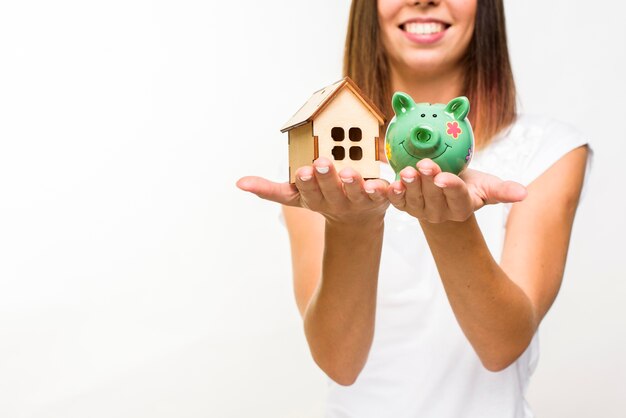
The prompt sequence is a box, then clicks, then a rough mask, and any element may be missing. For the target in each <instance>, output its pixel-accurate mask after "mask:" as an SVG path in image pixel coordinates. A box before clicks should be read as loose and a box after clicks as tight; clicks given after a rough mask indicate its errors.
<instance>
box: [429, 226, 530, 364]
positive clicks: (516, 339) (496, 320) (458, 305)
mask: <svg viewBox="0 0 626 418" xmlns="http://www.w3.org/2000/svg"><path fill="white" fill-rule="evenodd" d="M421 224H422V229H423V231H424V234H425V236H426V239H427V241H428V244H429V246H430V249H431V251H432V254H433V257H434V259H435V262H436V264H437V269H438V271H439V274H440V276H441V279H442V282H443V286H444V288H445V291H446V294H447V296H448V299H449V301H450V305H451V306H452V310H453V311H454V314H455V316H456V318H457V321H458V322H459V325H460V326H461V328H462V330H463V332H464V333H465V335H466V337H467V338H468V340H469V341H470V343H471V344H472V346H473V347H474V350H475V351H476V353H477V354H478V356H479V357H480V359H481V361H482V363H483V364H484V365H485V367H487V368H488V369H490V370H501V369H503V368H505V367H507V366H508V365H509V364H511V363H512V362H513V361H514V360H515V359H516V358H517V357H519V355H520V354H521V353H522V352H523V351H524V350H525V349H526V347H527V346H528V344H529V342H530V340H531V338H532V336H533V334H534V332H535V330H536V328H537V326H538V320H537V318H536V314H535V311H534V308H533V306H532V303H531V301H530V299H529V298H528V296H527V295H526V294H525V293H524V291H523V290H522V289H521V288H520V287H519V286H518V285H517V284H515V283H514V282H513V281H512V280H511V279H510V278H509V277H508V276H507V275H506V273H505V272H504V271H503V270H502V269H501V268H500V266H499V265H498V264H497V263H496V261H495V260H494V258H493V256H492V255H491V253H490V251H489V249H488V247H487V245H486V243H485V241H484V238H483V236H482V233H481V231H480V228H479V226H478V223H477V222H476V218H475V217H474V216H473V215H472V216H471V217H470V218H469V219H468V220H467V221H465V222H444V223H440V224H433V223H428V222H423V221H422V222H421Z"/></svg>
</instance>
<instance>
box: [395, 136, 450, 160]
mask: <svg viewBox="0 0 626 418" xmlns="http://www.w3.org/2000/svg"><path fill="white" fill-rule="evenodd" d="M400 145H402V149H403V150H404V152H406V153H407V154H409V155H410V156H411V157H413V158H416V159H418V160H423V159H424V158H430V159H431V160H434V159H436V158H439V157H441V156H442V155H443V153H444V152H446V151H447V150H448V148H452V147H451V146H450V145H448V144H445V145H446V147H445V148H444V149H443V151H441V153H440V154H439V155H435V156H434V157H416V156H415V155H413V154H411V153H410V152H409V151H408V150H407V149H406V147H405V146H404V141H402V142H400Z"/></svg>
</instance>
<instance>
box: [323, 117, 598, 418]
mask: <svg viewBox="0 0 626 418" xmlns="http://www.w3.org/2000/svg"><path fill="white" fill-rule="evenodd" d="M587 142H588V141H587V139H585V138H584V137H582V136H581V135H580V134H579V133H578V132H577V131H576V130H574V129H572V128H571V127H569V126H568V125H565V124H562V123H558V122H555V121H552V120H549V119H545V118H539V117H529V116H520V117H519V118H518V120H517V121H516V122H515V123H514V124H513V125H512V126H511V127H509V128H508V129H507V130H506V131H505V132H503V133H502V134H500V135H499V136H498V137H497V138H495V139H494V140H493V141H492V143H491V144H490V145H489V146H488V147H487V148H485V149H484V150H482V151H480V152H476V154H475V155H474V157H473V160H472V162H471V164H470V166H471V167H472V168H474V169H476V170H480V171H484V172H487V173H490V174H494V175H496V176H498V177H500V178H502V179H506V180H514V181H518V182H520V183H522V184H524V185H528V184H529V183H530V182H532V181H533V180H534V179H535V178H537V177H538V176H539V175H540V174H542V173H543V172H544V171H545V170H546V169H547V168H549V167H550V166H551V165H552V164H554V163H555V162H556V161H557V160H558V159H560V158H561V157H562V156H563V155H565V154H566V153H567V152H569V151H571V150H573V149H574V148H576V147H578V146H581V145H584V144H586V143H587ZM590 160H591V159H590ZM381 177H383V178H386V179H387V180H390V181H392V180H393V178H394V173H393V171H392V170H391V168H390V167H389V165H387V164H382V167H381ZM509 209H510V205H503V204H500V205H492V206H486V207H484V208H482V209H480V210H479V211H478V212H477V213H476V217H477V219H478V223H479V225H480V228H481V231H482V233H483V235H484V237H485V240H486V242H487V245H488V247H489V249H490V250H491V253H492V254H493V256H494V258H495V259H496V260H499V259H500V255H501V251H502V245H503V241H504V233H505V224H506V219H507V216H508V212H509ZM378 286H379V287H378V302H377V303H378V306H377V311H376V326H375V333H374V341H373V343H372V347H371V351H370V354H369V357H368V360H367V363H366V365H365V367H364V369H363V370H362V372H361V374H360V375H359V377H358V379H357V381H356V382H355V383H354V384H353V385H351V386H348V387H344V386H341V385H338V384H337V383H335V382H333V381H331V380H330V379H329V393H328V402H327V411H326V417H327V418H347V417H350V418H386V417H390V418H391V417H393V418H513V417H515V418H522V417H523V418H526V417H532V416H533V414H532V412H531V411H530V409H529V407H528V405H527V403H526V401H525V399H524V395H525V392H526V387H527V385H528V380H529V378H530V375H531V374H532V373H533V371H534V369H535V366H536V364H537V359H538V354H539V350H538V340H537V335H535V337H534V338H533V340H532V342H531V344H530V345H529V347H528V348H527V349H526V351H525V352H524V353H523V354H522V356H521V357H520V358H518V359H517V361H515V363H514V364H512V365H511V366H510V367H508V368H507V369H505V370H503V371H501V372H497V373H494V372H490V371H488V370H486V369H485V368H484V367H483V366H482V365H481V363H480V360H479V359H478V356H477V355H476V353H475V352H474V350H473V348H472V347H471V345H470V343H469V342H468V340H467V339H466V337H465V336H464V334H463V332H462V331H461V328H460V326H459V324H458V323H457V321H456V319H455V317H454V314H453V312H452V309H451V307H450V304H449V302H448V299H447V297H446V294H445V292H444V289H443V286H442V283H441V279H440V277H439V274H438V272H437V268H436V266H435V262H434V260H433V258H432V255H431V253H430V250H429V248H428V245H427V243H426V240H425V238H424V235H423V233H422V230H421V228H420V226H419V222H418V221H417V220H416V219H414V218H412V217H411V216H409V215H408V214H406V213H404V212H401V211H398V210H396V209H395V208H394V207H390V208H389V210H388V212H387V215H386V218H385V235H384V243H383V250H382V259H381V266H380V274H379V285H378Z"/></svg>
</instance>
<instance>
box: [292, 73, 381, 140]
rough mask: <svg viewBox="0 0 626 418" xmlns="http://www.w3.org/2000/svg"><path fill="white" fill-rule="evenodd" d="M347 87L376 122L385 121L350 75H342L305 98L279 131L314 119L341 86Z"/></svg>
mask: <svg viewBox="0 0 626 418" xmlns="http://www.w3.org/2000/svg"><path fill="white" fill-rule="evenodd" d="M344 87H345V88H349V89H350V90H351V91H352V92H353V93H354V94H355V96H356V97H357V98H358V99H359V100H361V102H362V103H363V105H365V107H367V108H368V109H369V111H370V112H371V113H372V114H373V115H374V116H375V117H376V119H378V123H380V124H381V125H382V124H384V123H385V116H384V115H383V113H382V112H381V111H380V109H378V107H376V105H375V104H374V103H373V102H372V101H371V100H370V99H369V98H368V97H367V96H366V95H365V94H363V92H362V91H361V89H360V88H359V87H358V86H357V85H356V83H355V82H354V81H352V79H351V78H350V77H344V78H342V79H341V80H339V81H337V82H335V83H333V84H331V85H330V86H327V87H324V88H323V89H320V90H318V91H316V92H315V93H313V95H312V96H311V97H310V98H309V100H307V102H306V103H305V104H304V105H303V106H302V107H301V108H300V109H299V110H298V111H297V112H296V114H295V115H293V116H292V117H291V119H289V121H288V122H287V123H285V125H284V126H283V127H282V128H281V129H280V131H281V132H287V131H289V130H290V129H293V128H297V127H298V126H302V125H304V124H306V123H308V122H309V121H311V120H312V119H314V118H315V117H316V116H317V115H318V114H319V113H320V112H321V111H322V110H323V109H324V108H325V107H326V105H327V104H328V103H330V102H331V101H332V99H333V97H335V96H336V95H337V93H338V92H339V91H341V90H342V89H343V88H344Z"/></svg>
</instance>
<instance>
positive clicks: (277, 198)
mask: <svg viewBox="0 0 626 418" xmlns="http://www.w3.org/2000/svg"><path fill="white" fill-rule="evenodd" d="M237 187H239V188H240V189H241V190H243V191H246V192H250V193H254V194H255V195H257V196H258V197H260V198H261V199H265V200H270V201H272V202H277V203H281V204H283V205H287V206H300V193H299V192H298V189H297V188H296V186H295V185H293V184H290V183H275V182H273V181H269V180H267V179H264V178H262V177H256V176H246V177H242V178H240V179H239V180H238V181H237Z"/></svg>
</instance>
